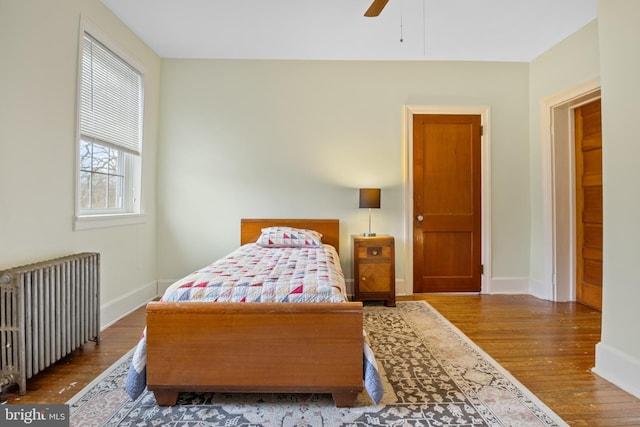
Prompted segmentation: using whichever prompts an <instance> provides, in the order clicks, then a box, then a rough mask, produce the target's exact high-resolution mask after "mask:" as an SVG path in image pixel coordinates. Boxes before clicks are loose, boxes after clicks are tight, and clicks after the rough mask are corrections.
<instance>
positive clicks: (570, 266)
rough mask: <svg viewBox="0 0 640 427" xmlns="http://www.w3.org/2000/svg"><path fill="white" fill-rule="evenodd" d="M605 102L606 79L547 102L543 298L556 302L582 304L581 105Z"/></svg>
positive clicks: (544, 117) (543, 123)
mask: <svg viewBox="0 0 640 427" xmlns="http://www.w3.org/2000/svg"><path fill="white" fill-rule="evenodd" d="M598 98H601V93H600V80H599V79H594V80H590V81H588V82H585V83H583V84H581V85H579V86H576V87H574V88H571V89H569V90H566V91H564V92H561V93H559V94H556V95H553V96H550V97H548V98H544V99H543V100H542V101H541V113H540V119H541V120H540V122H541V126H542V129H541V143H542V185H543V188H542V191H543V194H542V198H543V242H542V244H543V250H542V253H543V254H544V255H543V256H544V259H543V272H544V273H543V274H544V277H543V281H542V288H543V289H539V290H538V291H539V292H538V293H537V295H539V296H540V297H541V298H545V299H549V300H552V301H575V300H576V215H575V213H576V186H575V184H576V182H575V170H576V169H575V153H574V145H575V129H574V123H575V121H574V110H575V108H576V107H579V106H581V105H584V104H587V103H589V102H591V101H594V100H596V99H598Z"/></svg>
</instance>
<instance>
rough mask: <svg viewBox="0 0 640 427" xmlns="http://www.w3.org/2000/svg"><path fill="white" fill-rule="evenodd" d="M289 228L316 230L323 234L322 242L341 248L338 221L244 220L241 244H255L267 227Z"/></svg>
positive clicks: (241, 222)
mask: <svg viewBox="0 0 640 427" xmlns="http://www.w3.org/2000/svg"><path fill="white" fill-rule="evenodd" d="M277 225H280V226H287V227H295V228H305V229H307V230H315V231H317V232H318V233H321V234H322V242H323V243H326V244H328V245H331V246H333V247H334V248H336V251H338V252H339V248H340V221H339V220H337V219H278V218H267V219H262V218H249V219H247V218H242V219H241V220H240V244H241V245H244V244H246V243H253V242H255V241H256V240H258V237H260V234H261V230H262V229H263V228H265V227H274V226H277Z"/></svg>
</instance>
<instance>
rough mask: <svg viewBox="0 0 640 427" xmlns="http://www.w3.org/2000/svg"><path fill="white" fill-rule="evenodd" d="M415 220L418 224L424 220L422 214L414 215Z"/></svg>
mask: <svg viewBox="0 0 640 427" xmlns="http://www.w3.org/2000/svg"><path fill="white" fill-rule="evenodd" d="M416 220H418V224H420V223H421V222H422V221H424V216H422V215H418V216H417V217H416Z"/></svg>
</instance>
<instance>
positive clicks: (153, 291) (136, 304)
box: [100, 281, 158, 330]
mask: <svg viewBox="0 0 640 427" xmlns="http://www.w3.org/2000/svg"><path fill="white" fill-rule="evenodd" d="M157 295H158V283H157V282H156V281H153V282H149V283H147V284H146V285H144V286H141V287H140V288H138V289H134V290H133V291H131V292H128V293H126V294H124V295H122V296H121V297H120V298H117V299H115V300H113V301H110V302H108V303H106V304H103V305H101V306H100V330H104V329H106V328H107V327H109V326H111V325H112V324H113V323H115V322H117V321H118V320H120V319H122V318H123V317H124V316H126V315H127V314H129V313H131V312H133V311H135V310H137V309H138V308H140V307H141V306H143V305H144V304H146V303H148V302H149V301H151V300H152V299H154V298H155V297H156V296H157Z"/></svg>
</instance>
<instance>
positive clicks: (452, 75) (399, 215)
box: [158, 59, 530, 291]
mask: <svg viewBox="0 0 640 427" xmlns="http://www.w3.org/2000/svg"><path fill="white" fill-rule="evenodd" d="M162 76H163V78H162V103H161V121H160V123H161V125H160V151H159V154H160V156H159V164H158V169H159V171H160V173H159V176H158V214H159V218H158V219H159V227H158V248H159V249H158V250H159V275H158V278H159V279H161V280H172V279H175V278H179V277H180V276H182V275H183V274H185V273H188V272H189V271H191V270H193V269H194V268H198V267H200V266H202V265H205V263H208V262H210V261H211V260H213V259H215V258H217V257H218V256H221V255H223V254H224V253H226V252H228V251H230V250H231V249H233V248H234V247H236V246H237V244H238V239H239V232H238V227H239V222H240V218H241V217H334V218H339V219H340V220H341V226H342V239H341V240H342V242H341V248H340V249H341V258H342V261H343V267H344V270H345V275H346V276H347V278H348V279H350V278H351V263H350V260H351V243H350V239H349V236H350V235H351V234H357V233H362V232H363V231H366V229H367V212H366V210H359V209H358V207H357V194H358V193H357V189H358V188H359V187H368V186H371V187H380V188H382V208H381V209H380V210H374V212H373V231H376V232H378V233H388V234H392V235H394V236H395V237H396V247H397V248H398V251H397V254H396V255H397V256H396V260H397V264H396V265H397V268H398V270H397V274H396V276H397V277H398V279H399V282H402V281H404V279H405V278H406V275H407V272H405V271H404V270H405V269H404V253H403V252H402V250H403V247H404V244H405V243H406V242H405V241H404V238H403V233H404V222H405V220H407V212H405V210H404V199H403V197H404V186H405V185H406V183H405V182H403V177H404V170H403V162H404V156H405V153H403V140H402V131H403V128H402V126H403V119H402V110H403V106H405V105H445V106H447V105H448V106H469V105H472V106H478V105H480V106H488V107H489V109H490V117H491V123H490V124H491V140H490V143H491V150H490V152H491V164H492V171H491V174H492V177H493V179H492V181H491V196H492V199H491V205H492V206H491V209H492V212H493V218H492V227H493V228H492V229H491V238H492V244H493V253H492V259H493V276H494V277H497V278H500V277H509V278H513V277H517V278H522V279H523V280H525V281H526V278H527V277H528V274H529V271H528V269H529V253H528V247H529V199H530V197H529V176H528V169H529V143H528V65H527V64H522V63H518V64H514V63H474V62H349V61H338V62H331V61H325V62H313V61H243V60H181V59H165V60H163V66H162ZM409 215H410V213H409ZM488 270H489V269H488ZM409 274H411V273H410V272H409ZM402 290H403V289H402V285H400V291H402Z"/></svg>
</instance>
